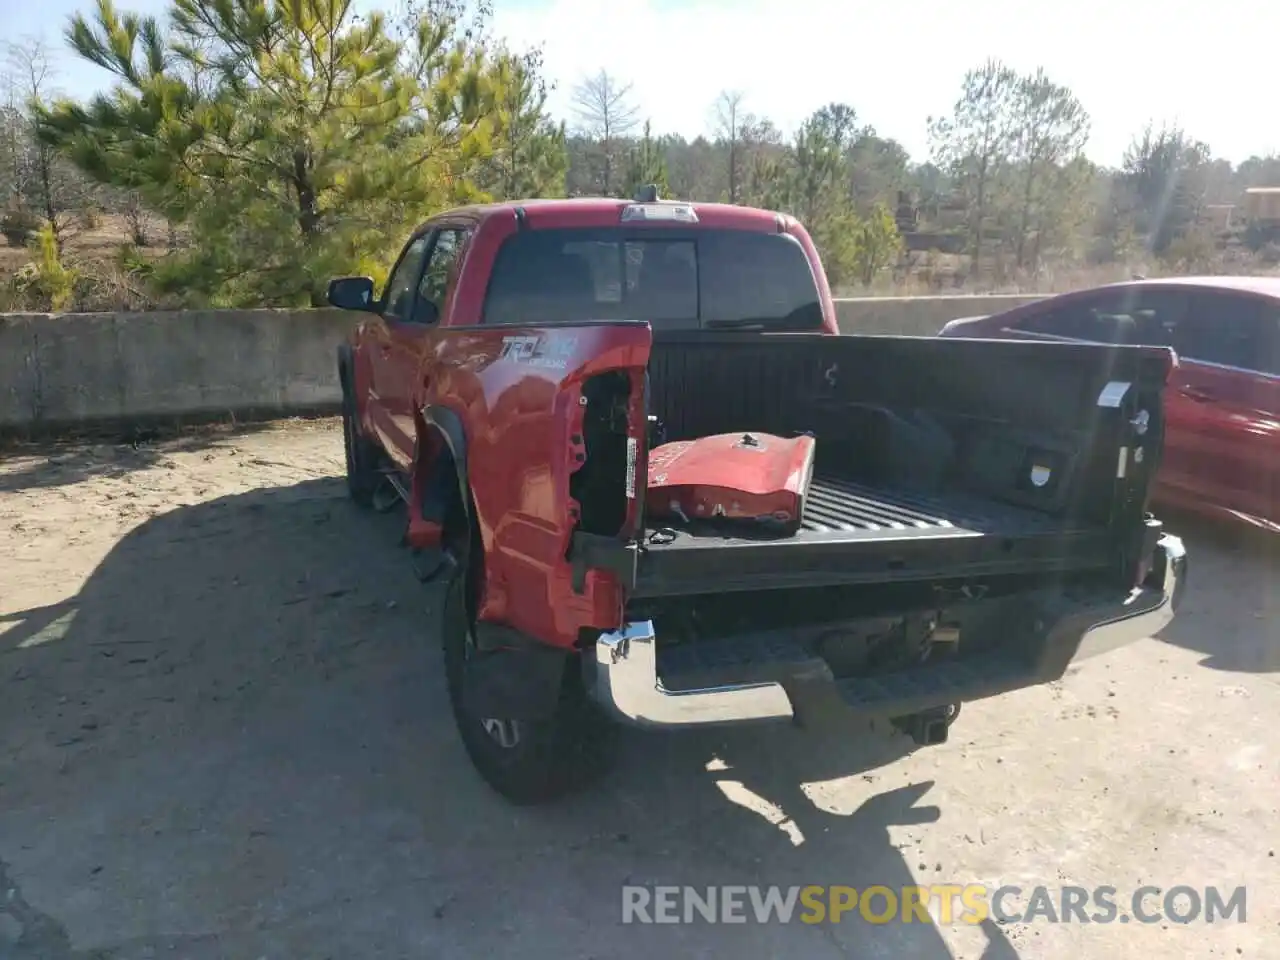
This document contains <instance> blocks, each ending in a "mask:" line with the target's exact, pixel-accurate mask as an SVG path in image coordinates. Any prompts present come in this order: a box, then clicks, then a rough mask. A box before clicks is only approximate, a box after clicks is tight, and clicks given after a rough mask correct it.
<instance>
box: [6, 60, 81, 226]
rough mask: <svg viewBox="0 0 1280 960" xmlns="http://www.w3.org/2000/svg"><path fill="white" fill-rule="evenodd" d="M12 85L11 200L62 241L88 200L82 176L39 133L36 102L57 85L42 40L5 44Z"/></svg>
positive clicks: (9, 129)
mask: <svg viewBox="0 0 1280 960" xmlns="http://www.w3.org/2000/svg"><path fill="white" fill-rule="evenodd" d="M4 54H5V58H4V59H5V66H6V68H7V69H6V71H5V77H4V80H5V85H6V86H7V88H8V106H7V107H6V114H7V118H8V119H9V120H10V121H11V122H12V123H11V125H10V124H6V128H7V129H6V131H5V136H6V142H5V145H4V152H5V159H6V161H8V163H7V166H8V168H9V169H8V170H6V172H7V173H8V174H9V175H10V176H11V178H12V179H11V185H10V198H11V199H10V203H12V204H14V205H16V206H18V207H20V208H25V209H30V210H33V211H34V212H36V213H38V214H39V216H40V217H41V218H42V219H43V220H44V221H45V222H46V223H47V224H48V225H49V227H50V228H51V229H52V230H53V236H54V239H55V240H56V241H57V243H58V245H59V246H61V245H62V242H63V241H64V240H65V239H66V236H67V232H68V229H69V227H70V225H71V222H72V217H73V216H74V214H75V213H77V212H80V211H81V210H82V209H83V208H84V206H85V204H86V202H87V201H88V198H89V193H90V190H89V187H88V184H87V183H85V181H84V180H83V178H81V177H79V176H78V175H77V174H76V173H75V172H74V171H73V170H71V169H69V168H68V166H67V165H66V163H65V162H63V160H62V159H61V158H60V157H59V156H58V154H57V152H56V151H55V149H54V148H53V147H52V146H50V145H49V144H47V143H44V142H43V141H42V140H41V139H40V138H39V136H38V131H37V129H36V126H37V125H36V119H35V117H34V116H33V111H32V107H33V105H34V104H37V103H42V102H45V101H47V100H48V98H49V97H50V96H52V95H53V94H54V93H55V91H54V89H53V79H54V75H53V55H52V53H51V51H50V50H49V48H48V46H47V45H46V44H45V43H44V41H42V40H39V39H28V40H25V41H23V42H21V43H9V44H6V45H5V48H4Z"/></svg>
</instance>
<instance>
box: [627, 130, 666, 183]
mask: <svg viewBox="0 0 1280 960" xmlns="http://www.w3.org/2000/svg"><path fill="white" fill-rule="evenodd" d="M649 184H654V185H656V186H657V188H658V196H660V197H665V196H667V195H668V194H670V193H671V186H670V184H668V183H667V158H666V157H665V156H664V155H663V151H662V149H661V147H659V146H658V143H657V142H656V141H655V140H654V139H653V137H652V136H651V135H650V132H649V121H648V120H646V121H645V123H644V133H643V134H642V135H641V137H640V142H639V143H637V144H636V145H635V146H634V147H632V148H631V155H630V157H629V158H628V162H627V179H626V182H625V183H624V184H623V185H622V189H623V193H622V196H623V197H624V198H627V199H629V198H631V197H633V196H635V192H636V191H637V190H638V189H640V188H641V187H644V186H648V185H649Z"/></svg>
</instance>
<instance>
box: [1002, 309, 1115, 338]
mask: <svg viewBox="0 0 1280 960" xmlns="http://www.w3.org/2000/svg"><path fill="white" fill-rule="evenodd" d="M1092 321H1093V317H1092V311H1090V309H1089V304H1088V302H1087V301H1083V300H1073V301H1071V302H1068V303H1064V304H1061V305H1059V306H1057V307H1052V308H1050V309H1047V310H1042V311H1040V312H1039V313H1034V314H1032V315H1031V316H1029V317H1027V318H1026V319H1025V320H1023V321H1022V322H1020V323H1019V324H1018V327H1017V329H1019V330H1021V331H1023V332H1025V333H1039V334H1044V335H1046V336H1050V337H1065V338H1067V339H1069V340H1092V339H1094V337H1095V335H1096V330H1095V325H1094V323H1093V322H1092Z"/></svg>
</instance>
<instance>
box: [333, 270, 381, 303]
mask: <svg viewBox="0 0 1280 960" xmlns="http://www.w3.org/2000/svg"><path fill="white" fill-rule="evenodd" d="M326 299H328V301H329V302H330V303H331V304H333V305H334V306H335V307H337V308H339V309H340V310H373V309H374V300H373V278H372V277H339V278H338V279H337V280H330V281H329V292H328V295H327V297H326Z"/></svg>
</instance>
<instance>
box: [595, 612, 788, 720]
mask: <svg viewBox="0 0 1280 960" xmlns="http://www.w3.org/2000/svg"><path fill="white" fill-rule="evenodd" d="M595 666H596V669H595V688H594V694H595V698H596V700H598V701H599V702H600V703H602V704H604V705H605V706H608V707H611V708H612V709H613V711H614V713H615V714H617V715H618V717H619V718H620V719H622V720H624V721H627V722H629V723H632V724H635V725H636V726H643V727H691V726H700V725H703V724H714V723H739V722H744V721H751V720H789V719H790V718H791V716H792V711H791V700H790V698H789V697H788V696H787V694H786V691H784V690H783V689H782V685H781V684H778V683H753V684H739V685H733V686H724V687H714V688H711V689H706V690H678V691H674V690H666V689H664V687H663V686H662V681H661V679H659V677H658V651H657V635H656V634H655V632H654V629H653V622H652V621H650V620H641V621H638V622H635V623H628V624H626V625H624V626H623V628H622V629H621V630H614V631H611V632H609V633H605V634H602V635H601V637H600V639H599V640H597V641H596V664H595Z"/></svg>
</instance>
